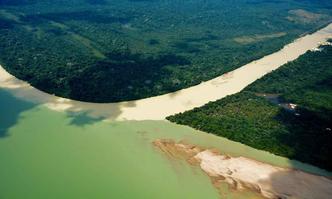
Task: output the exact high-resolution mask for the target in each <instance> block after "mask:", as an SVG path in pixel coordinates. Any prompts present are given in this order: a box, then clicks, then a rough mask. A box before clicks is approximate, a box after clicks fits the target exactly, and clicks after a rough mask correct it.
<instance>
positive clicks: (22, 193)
mask: <svg viewBox="0 0 332 199" xmlns="http://www.w3.org/2000/svg"><path fill="white" fill-rule="evenodd" d="M158 138H171V139H176V140H185V141H188V142H190V143H193V144H198V145H201V146H206V147H214V148H218V149H220V150H221V151H222V152H223V153H227V154H229V155H233V156H239V155H241V156H246V157H249V158H254V159H256V160H259V161H264V162H267V163H270V164H274V165H278V166H288V167H295V168H301V169H304V170H306V171H310V172H314V173H317V174H321V175H330V173H327V172H324V171H323V170H320V169H318V168H315V167H312V166H309V165H305V164H301V163H299V162H296V161H290V160H288V159H285V158H281V157H277V156H274V155H272V154H269V153H266V152H263V151H259V150H255V149H253V148H250V147H248V146H245V145H242V144H239V143H236V142H232V141H229V140H227V139H223V138H220V137H216V136H213V135H209V134H206V133H203V132H199V131H196V130H193V129H191V128H188V127H185V126H179V125H176V124H172V123H169V122H166V121H126V122H105V121H102V120H98V119H93V118H90V117H89V116H88V115H87V114H86V113H79V114H69V113H65V112H56V111H51V110H49V109H47V108H45V107H43V106H42V105H38V104H33V103H30V102H27V101H24V100H22V99H18V98H16V97H14V96H13V95H12V94H11V93H10V92H9V91H6V90H3V89H2V90H1V89H0V199H106V198H107V199H134V198H135V199H164V198H165V199H166V198H168V199H214V198H220V197H221V198H227V199H231V198H234V199H241V198H259V197H258V196H257V195H255V194H254V193H249V192H241V193H236V192H234V191H231V190H229V189H228V188H227V186H226V185H225V186H224V190H222V194H219V193H218V191H217V190H216V189H215V188H214V187H213V185H212V183H211V182H210V179H209V178H208V177H207V176H206V175H205V174H204V173H203V172H202V171H201V170H200V169H199V168H197V167H194V166H190V165H189V164H187V163H186V162H182V161H180V160H170V159H168V158H167V157H165V155H164V154H162V153H161V152H160V151H159V150H158V149H157V148H155V147H154V146H153V145H152V144H151V142H152V141H153V140H155V139H158Z"/></svg>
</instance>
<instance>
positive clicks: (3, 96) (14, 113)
mask: <svg viewBox="0 0 332 199" xmlns="http://www.w3.org/2000/svg"><path fill="white" fill-rule="evenodd" d="M35 106H36V104H33V103H31V102H26V101H23V100H21V99H18V98H16V97H14V96H13V95H12V94H11V93H10V92H8V91H5V90H2V89H0V138H4V137H6V136H8V130H9V129H10V128H11V127H12V126H14V125H15V124H17V122H18V120H19V119H20V114H21V113H22V112H24V111H27V110H29V109H32V108H33V107H35Z"/></svg>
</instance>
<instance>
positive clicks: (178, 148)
mask: <svg viewBox="0 0 332 199" xmlns="http://www.w3.org/2000/svg"><path fill="white" fill-rule="evenodd" d="M153 143H154V145H155V146H156V147H158V148H159V149H160V150H161V151H163V152H164V153H165V154H166V155H167V156H168V157H171V158H177V159H179V158H180V159H185V160H186V161H187V162H188V163H190V164H192V165H198V166H199V167H200V168H201V169H202V170H203V171H204V172H205V173H206V174H207V175H208V176H209V177H210V179H211V181H212V183H213V185H214V186H215V188H217V189H220V187H219V186H220V183H221V182H225V183H227V184H229V186H231V188H232V189H234V190H237V191H241V190H250V191H254V192H256V193H259V194H260V195H262V196H263V197H265V198H269V199H274V198H302V199H311V198H316V199H327V198H329V197H330V196H331V194H332V180H331V179H328V178H326V177H322V176H317V175H313V174H309V173H306V172H303V171H300V170H294V169H288V168H281V167H276V166H272V165H269V164H266V163H262V162H258V161H256V160H252V159H249V158H245V157H231V156H228V155H223V154H221V153H219V152H218V151H217V150H213V149H204V148H201V147H198V146H195V145H191V144H187V143H182V142H179V143H176V142H175V141H173V140H156V141H154V142H153Z"/></svg>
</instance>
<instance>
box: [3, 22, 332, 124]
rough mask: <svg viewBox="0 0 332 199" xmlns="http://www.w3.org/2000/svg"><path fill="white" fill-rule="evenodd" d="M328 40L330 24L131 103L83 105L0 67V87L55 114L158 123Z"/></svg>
mask: <svg viewBox="0 0 332 199" xmlns="http://www.w3.org/2000/svg"><path fill="white" fill-rule="evenodd" d="M328 38H332V24H329V25H328V26H326V27H325V28H323V29H321V30H319V31H317V32H315V33H313V34H310V35H306V36H304V37H301V38H299V39H297V40H295V41H294V42H293V43H291V44H288V45H286V46H284V47H283V48H282V49H281V50H280V51H277V52H275V53H273V54H270V55H267V56H265V57H263V58H261V59H259V60H256V61H253V62H251V63H249V64H246V65H244V66H242V67H240V68H238V69H236V70H234V71H232V72H229V73H227V74H224V75H221V76H219V77H217V78H214V79H212V80H209V81H206V82H202V83H201V84H199V85H196V86H193V87H189V88H186V89H182V90H179V91H177V92H173V93H169V94H165V95H160V96H156V97H151V98H146V99H141V100H135V101H128V102H119V103H86V102H80V101H75V100H70V99H64V98H60V97H57V96H54V95H50V94H47V93H45V92H42V91H39V90H38V89H36V88H33V87H32V86H30V85H29V84H28V83H26V82H24V81H21V80H19V79H17V78H15V77H14V76H12V75H11V74H9V73H8V72H7V71H5V70H4V69H3V68H2V67H1V66H0V88H5V89H7V90H9V91H10V92H11V93H13V94H14V95H15V96H17V97H20V98H23V99H26V100H29V101H32V102H36V103H39V104H43V105H44V106H47V107H48V108H51V109H53V110H57V111H72V112H78V111H84V112H87V113H88V114H90V115H91V116H95V117H103V118H105V119H106V120H162V119H165V117H167V116H169V115H173V114H175V113H180V112H184V111H187V110H191V109H193V108H195V107H200V106H202V105H204V104H206V103H208V102H210V101H215V100H218V99H221V98H223V97H225V96H227V95H231V94H234V93H237V92H240V91H241V90H242V89H244V88H245V87H246V86H247V85H249V84H251V83H252V82H254V81H255V80H257V79H259V78H260V77H262V76H264V75H265V74H267V73H269V72H271V71H273V70H275V69H277V68H278V67H280V66H282V65H283V64H285V63H287V62H289V61H292V60H295V59H296V58H298V57H299V56H300V55H302V54H304V53H305V52H306V51H308V50H311V49H314V48H316V47H318V46H319V45H320V43H322V42H325V41H326V40H327V39H328Z"/></svg>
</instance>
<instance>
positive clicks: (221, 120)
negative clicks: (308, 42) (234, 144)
mask: <svg viewBox="0 0 332 199" xmlns="http://www.w3.org/2000/svg"><path fill="white" fill-rule="evenodd" d="M167 119H168V120H170V121H172V122H176V123H178V124H184V125H189V126H191V127H193V128H196V129H199V130H203V131H206V132H209V133H213V134H216V135H219V136H223V137H226V138H228V139H231V140H235V141H238V142H242V143H244V144H246V145H249V146H252V147H254V148H257V149H262V150H266V151H269V152H271V153H274V154H277V155H281V156H285V157H288V158H292V159H297V160H300V161H303V162H306V163H310V164H313V165H316V166H319V167H321V168H325V169H328V170H330V171H331V170H332V156H331V154H330V153H331V151H332V145H331V143H332V125H331V124H332V46H328V45H326V46H321V47H320V49H319V50H318V51H315V52H314V51H309V52H307V53H306V54H304V55H302V56H301V57H300V58H298V59H297V60H295V61H293V62H290V63H288V64H286V65H284V66H282V67H281V68H279V69H278V70H276V71H274V72H272V73H270V74H268V75H266V76H265V77H263V78H261V79H259V80H257V81H256V82H254V83H253V84H251V85H250V86H248V87H247V88H246V89H244V90H243V91H242V92H240V93H237V94H234V95H231V96H227V97H226V98H224V99H221V100H218V101H216V102H210V103H208V104H207V105H205V106H203V107H201V108H196V109H194V110H191V111H188V112H185V113H181V114H177V115H175V116H170V117H168V118H167Z"/></svg>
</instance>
